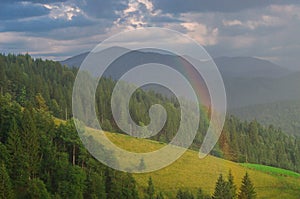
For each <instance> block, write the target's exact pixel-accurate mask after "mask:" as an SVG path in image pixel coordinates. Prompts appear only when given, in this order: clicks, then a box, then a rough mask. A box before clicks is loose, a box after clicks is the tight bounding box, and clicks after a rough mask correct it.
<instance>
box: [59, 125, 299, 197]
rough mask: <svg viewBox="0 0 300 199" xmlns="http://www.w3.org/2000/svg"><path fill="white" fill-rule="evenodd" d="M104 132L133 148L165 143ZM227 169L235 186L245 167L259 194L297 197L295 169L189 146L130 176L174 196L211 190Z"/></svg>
mask: <svg viewBox="0 0 300 199" xmlns="http://www.w3.org/2000/svg"><path fill="white" fill-rule="evenodd" d="M61 122H64V121H61V120H57V121H56V124H59V123H61ZM89 134H90V135H93V137H94V138H95V139H97V137H98V135H97V132H96V131H95V130H89ZM106 135H107V137H108V138H109V139H110V140H111V141H112V142H114V143H115V144H116V145H118V146H120V147H122V148H123V149H125V150H128V151H133V152H148V151H154V150H157V149H159V148H161V147H163V146H164V145H165V144H163V143H159V142H156V141H152V140H147V139H137V138H133V137H130V136H126V135H121V134H116V133H106ZM98 138H99V137H98ZM229 170H231V171H232V174H233V175H234V178H235V183H236V184H237V186H238V187H240V185H241V181H242V178H243V176H244V174H245V172H246V171H247V172H248V173H249V175H250V178H251V179H252V182H253V183H254V185H255V187H256V192H257V194H258V198H272V199H276V198H278V199H282V198H285V199H293V198H295V199H299V197H300V177H299V175H298V174H297V173H294V172H290V171H286V170H282V169H277V168H273V167H265V166H262V165H251V164H238V163H234V162H231V161H227V160H224V159H220V158H216V157H213V156H207V157H206V158H204V159H199V157H198V152H196V151H192V150H188V151H187V152H186V153H185V154H184V155H183V156H182V157H181V158H179V159H178V160H177V161H176V162H174V163H173V164H171V165H170V166H168V167H165V168H163V169H161V170H159V171H156V172H152V173H146V174H134V175H133V176H134V178H135V180H136V181H137V184H138V188H139V190H140V192H141V193H142V191H143V190H145V189H146V187H147V181H148V179H149V177H150V176H151V177H152V179H153V181H154V184H155V187H156V190H157V191H162V192H163V193H164V194H165V195H166V196H168V197H169V198H174V197H175V194H176V191H177V190H178V188H186V189H189V190H192V191H193V192H194V193H196V190H197V189H198V188H199V187H201V188H202V189H203V190H204V192H206V193H208V194H212V193H213V191H214V187H215V183H216V180H217V178H218V176H219V174H220V173H222V174H223V175H224V176H227V174H228V171H229Z"/></svg>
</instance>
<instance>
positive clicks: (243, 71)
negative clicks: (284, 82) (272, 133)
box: [60, 47, 290, 78]
mask: <svg viewBox="0 0 300 199" xmlns="http://www.w3.org/2000/svg"><path fill="white" fill-rule="evenodd" d="M117 49H122V48H120V47H113V50H117ZM89 53H90V52H85V53H82V54H79V55H76V56H73V57H70V58H68V59H66V60H63V61H61V62H60V63H61V64H62V65H67V66H70V67H80V65H81V63H82V62H83V60H84V59H85V58H86V56H87V55H88V54H89ZM148 53H153V52H148ZM157 54H159V53H157ZM161 55H166V54H162V53H161ZM166 56H167V55H166ZM213 60H214V62H215V63H216V65H217V67H218V69H219V70H220V73H221V74H222V76H223V77H231V78H239V77H242V78H254V77H271V78H272V77H282V76H285V75H288V74H289V73H290V71H289V70H287V69H285V68H283V67H281V66H279V65H277V64H274V63H272V62H270V61H267V60H263V59H258V58H254V57H216V58H214V59H213Z"/></svg>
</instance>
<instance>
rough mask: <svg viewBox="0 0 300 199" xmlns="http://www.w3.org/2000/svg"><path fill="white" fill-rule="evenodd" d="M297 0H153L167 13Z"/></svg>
mask: <svg viewBox="0 0 300 199" xmlns="http://www.w3.org/2000/svg"><path fill="white" fill-rule="evenodd" d="M295 3H299V0H249V1H248V0H247V1H241V0H185V1H183V0H153V4H154V6H155V8H156V9H161V10H162V11H163V12H167V13H174V14H176V13H186V12H237V11H241V10H245V9H251V8H257V7H264V6H267V5H271V4H295Z"/></svg>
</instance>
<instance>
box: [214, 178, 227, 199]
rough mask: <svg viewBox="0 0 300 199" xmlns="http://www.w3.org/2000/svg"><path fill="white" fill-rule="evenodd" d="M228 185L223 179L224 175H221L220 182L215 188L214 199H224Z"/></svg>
mask: <svg viewBox="0 0 300 199" xmlns="http://www.w3.org/2000/svg"><path fill="white" fill-rule="evenodd" d="M226 185H227V183H226V181H225V180H224V179H223V175H222V174H220V176H219V178H218V181H217V183H216V188H215V192H214V194H213V199H224V198H225V196H226V194H227V193H228V192H227V190H226V189H227V186H226Z"/></svg>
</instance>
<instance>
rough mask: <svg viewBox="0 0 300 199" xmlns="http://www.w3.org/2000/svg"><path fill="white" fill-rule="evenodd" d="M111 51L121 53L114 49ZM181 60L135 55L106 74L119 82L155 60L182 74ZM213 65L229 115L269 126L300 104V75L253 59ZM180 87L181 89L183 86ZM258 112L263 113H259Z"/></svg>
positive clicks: (75, 61)
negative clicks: (220, 82)
mask: <svg viewBox="0 0 300 199" xmlns="http://www.w3.org/2000/svg"><path fill="white" fill-rule="evenodd" d="M110 50H122V49H119V48H118V47H114V49H110ZM87 55H88V52H87V53H83V54H80V55H77V56H74V57H71V58H69V59H66V60H64V61H62V62H61V64H63V65H68V66H72V67H79V66H80V65H81V63H82V62H83V60H84V59H85V57H86V56H87ZM178 59H182V58H181V57H177V56H174V55H170V54H162V53H157V52H140V51H132V52H130V53H129V54H128V55H127V56H125V57H123V58H122V59H117V60H116V61H115V62H114V63H113V64H112V65H111V67H109V69H108V70H107V71H106V76H111V77H113V78H114V79H118V78H119V77H120V76H121V75H122V74H123V73H125V72H126V71H128V70H130V69H131V68H132V67H134V66H137V65H140V64H143V63H149V62H150V63H151V61H152V60H156V61H157V60H159V62H160V63H161V64H165V65H169V66H171V67H173V68H175V69H177V70H182V69H181V68H180V67H182V65H179V64H177V63H178ZM181 61H186V60H181ZM214 62H215V63H216V65H217V67H218V69H219V71H220V73H221V75H222V78H223V81H224V85H225V89H226V95H227V107H228V109H229V113H231V114H234V115H237V116H239V117H240V118H241V119H248V120H253V119H257V120H258V121H260V122H263V123H264V124H266V125H269V124H271V123H269V122H266V121H273V122H274V121H275V120H276V119H267V118H266V117H273V116H274V117H275V114H273V112H274V111H275V110H278V111H280V110H282V109H286V106H289V104H290V102H291V101H297V100H299V101H300V86H299V85H300V72H297V71H290V70H288V69H286V68H284V67H281V66H279V65H277V64H274V63H272V62H270V61H267V60H263V59H259V58H254V57H217V58H214ZM183 70H184V69H183ZM178 87H179V88H180V85H178ZM159 92H160V91H159ZM278 102H280V103H278ZM292 104H293V103H292ZM292 104H291V106H292ZM262 105H264V106H262ZM270 107H271V108H270ZM258 109H260V111H257V110H258ZM270 109H271V110H272V109H274V111H273V112H272V114H270V111H269V110H270ZM239 110H240V111H239ZM265 112H267V113H265ZM238 113H240V114H238ZM264 113H265V114H264ZM275 113H276V111H275ZM286 114H288V113H286ZM286 114H285V115H286ZM293 114H294V115H293V117H294V120H297V119H298V118H299V119H300V113H293ZM286 117H288V116H286ZM294 120H293V121H294ZM286 122H288V121H286ZM274 125H275V126H277V127H281V128H283V129H284V130H287V131H288V133H289V134H294V135H295V134H296V135H300V129H299V131H298V130H296V132H295V129H293V130H289V128H286V125H294V124H289V123H287V124H286V125H284V126H283V125H282V124H274ZM297 126H298V125H297Z"/></svg>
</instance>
